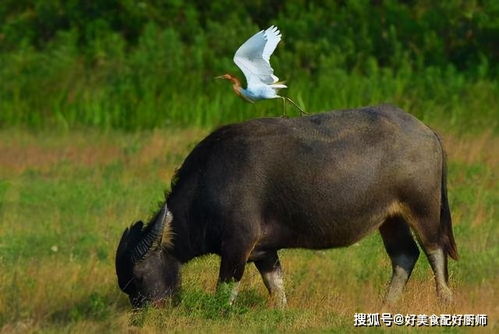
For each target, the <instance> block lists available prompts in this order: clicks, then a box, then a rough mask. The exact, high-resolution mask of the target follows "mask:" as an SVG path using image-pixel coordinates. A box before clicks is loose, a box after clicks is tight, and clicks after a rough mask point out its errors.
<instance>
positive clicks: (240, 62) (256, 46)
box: [234, 26, 286, 91]
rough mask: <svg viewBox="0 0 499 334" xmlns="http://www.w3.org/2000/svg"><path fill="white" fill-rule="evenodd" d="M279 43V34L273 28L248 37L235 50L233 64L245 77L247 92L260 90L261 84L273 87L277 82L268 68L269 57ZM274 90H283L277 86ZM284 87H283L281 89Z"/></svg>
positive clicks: (276, 29)
mask: <svg viewBox="0 0 499 334" xmlns="http://www.w3.org/2000/svg"><path fill="white" fill-rule="evenodd" d="M280 41H281V33H280V31H279V29H278V28H277V27H275V26H271V27H270V28H268V29H267V30H265V31H264V30H262V31H259V32H257V33H256V34H254V35H253V36H252V37H250V38H249V39H248V40H247V41H246V42H245V43H244V44H243V45H241V46H240V47H239V49H237V51H236V53H235V55H234V62H235V63H236V65H237V66H238V67H239V68H240V69H241V71H242V72H243V73H244V76H245V77H246V82H247V85H248V88H247V89H248V90H249V91H253V90H255V89H258V88H260V86H261V85H262V84H264V85H273V84H275V83H277V82H278V81H279V78H278V77H277V76H275V75H274V70H273V69H272V66H270V56H271V55H272V53H273V52H274V50H275V49H276V47H277V44H279V42H280ZM279 86H280V87H276V88H285V87H286V86H284V85H279ZM282 86H284V87H282Z"/></svg>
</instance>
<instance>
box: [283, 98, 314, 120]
mask: <svg viewBox="0 0 499 334" xmlns="http://www.w3.org/2000/svg"><path fill="white" fill-rule="evenodd" d="M282 98H283V99H285V100H288V101H289V102H290V103H291V104H292V105H294V106H295V107H296V109H298V110H300V115H301V116H303V115H308V113H307V112H306V111H305V110H303V109H302V108H300V107H299V106H298V105H297V104H296V103H294V102H293V100H291V99H290V98H289V97H286V96H283V97H282Z"/></svg>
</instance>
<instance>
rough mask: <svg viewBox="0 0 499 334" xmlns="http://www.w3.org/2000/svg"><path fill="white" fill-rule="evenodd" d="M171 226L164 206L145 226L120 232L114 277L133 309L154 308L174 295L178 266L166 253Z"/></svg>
mask: <svg viewBox="0 0 499 334" xmlns="http://www.w3.org/2000/svg"><path fill="white" fill-rule="evenodd" d="M171 222H172V215H171V213H170V212H169V211H168V208H167V207H166V204H165V205H164V206H163V208H162V209H161V210H160V211H159V213H158V214H157V215H156V216H155V217H154V218H153V219H152V220H151V221H150V222H149V224H147V225H146V226H144V223H143V222H142V221H138V222H136V223H135V224H133V225H132V226H130V228H127V229H126V230H125V231H124V232H123V236H122V237H121V240H120V243H119V245H118V249H117V251H116V274H117V276H118V285H119V287H120V289H121V290H122V291H123V292H125V293H126V294H127V295H128V297H129V299H130V303H131V304H132V306H133V307H142V306H144V305H146V304H149V303H151V304H158V303H161V302H162V301H163V300H165V299H166V298H168V297H172V296H174V295H176V294H177V290H178V285H179V283H178V282H179V269H180V263H179V262H178V261H177V260H176V259H175V258H174V257H173V256H172V255H170V254H168V251H167V248H168V243H170V242H171V232H169V231H170V228H171V226H170V225H171Z"/></svg>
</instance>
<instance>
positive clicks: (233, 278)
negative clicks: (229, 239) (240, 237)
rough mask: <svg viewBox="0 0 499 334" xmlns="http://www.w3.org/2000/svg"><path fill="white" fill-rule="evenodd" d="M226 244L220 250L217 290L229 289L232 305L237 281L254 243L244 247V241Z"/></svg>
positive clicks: (236, 291)
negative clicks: (222, 249)
mask: <svg viewBox="0 0 499 334" xmlns="http://www.w3.org/2000/svg"><path fill="white" fill-rule="evenodd" d="M230 244H232V246H230V245H229V244H226V247H225V250H224V251H223V252H222V260H221V263H220V273H219V275H218V283H217V292H218V293H220V292H222V290H223V291H227V289H229V290H230V296H229V304H230V305H232V304H233V303H234V301H235V299H236V297H237V293H238V292H239V282H240V281H241V278H242V277H243V274H244V269H245V267H246V262H247V261H248V257H249V254H250V253H251V250H252V248H253V245H254V243H252V244H251V246H250V247H245V243H244V242H241V241H239V242H234V243H230Z"/></svg>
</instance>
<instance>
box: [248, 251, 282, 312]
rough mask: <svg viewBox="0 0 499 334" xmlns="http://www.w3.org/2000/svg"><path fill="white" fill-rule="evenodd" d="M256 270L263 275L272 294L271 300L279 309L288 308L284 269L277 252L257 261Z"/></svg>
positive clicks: (264, 281)
mask: <svg viewBox="0 0 499 334" xmlns="http://www.w3.org/2000/svg"><path fill="white" fill-rule="evenodd" d="M255 265H256V268H257V269H258V271H259V272H260V275H262V279H263V283H264V284H265V286H266V287H267V290H268V291H269V294H270V300H271V301H272V302H274V303H275V305H276V306H277V307H278V308H284V307H285V306H286V303H287V301H286V293H285V291H284V280H283V275H282V268H281V264H280V262H279V257H278V256H277V252H272V253H269V254H268V255H267V256H266V257H264V258H263V259H261V260H258V261H255Z"/></svg>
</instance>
